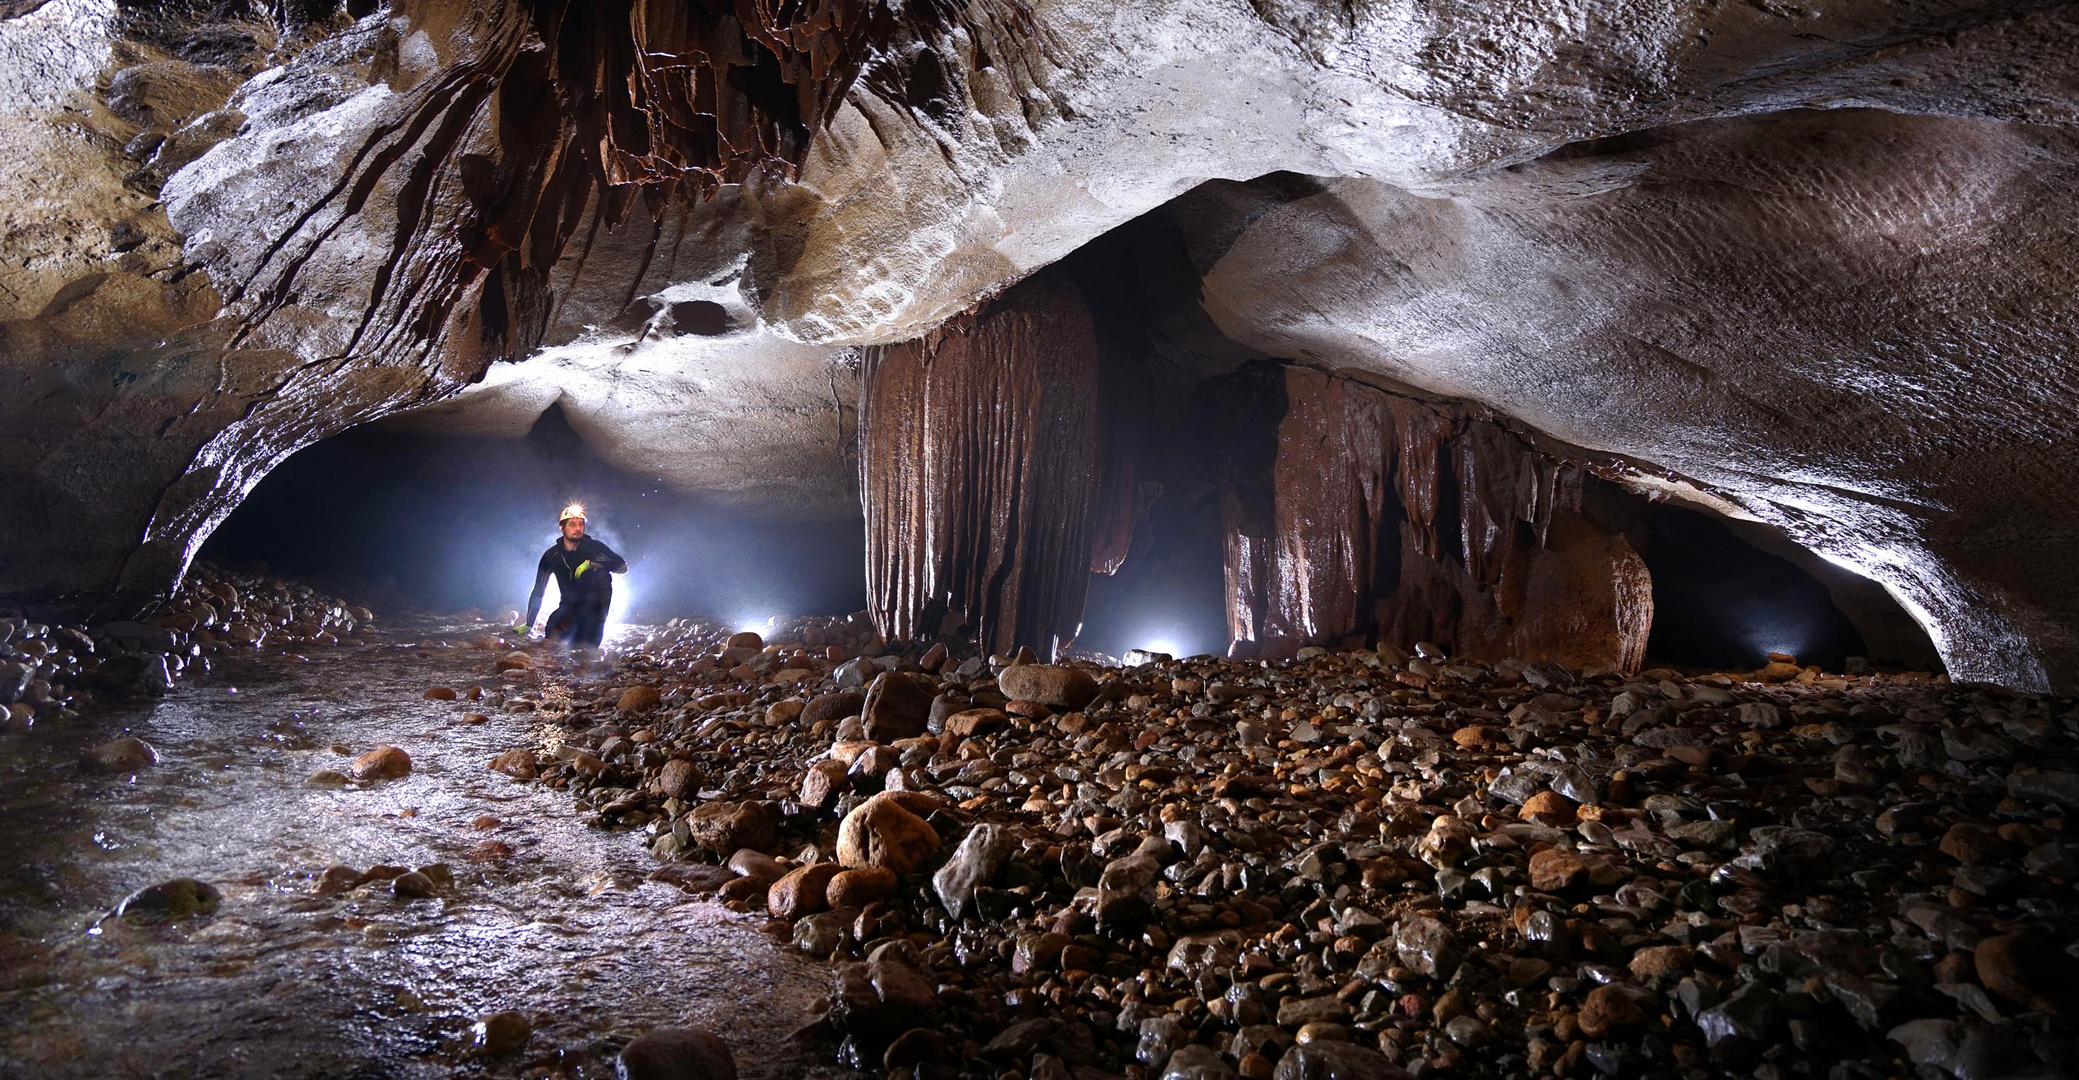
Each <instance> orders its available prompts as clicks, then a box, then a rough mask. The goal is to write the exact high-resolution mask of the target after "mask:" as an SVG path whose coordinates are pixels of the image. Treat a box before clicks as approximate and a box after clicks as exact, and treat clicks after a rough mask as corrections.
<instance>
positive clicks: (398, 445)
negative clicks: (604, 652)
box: [199, 405, 864, 627]
mask: <svg viewBox="0 0 2079 1080" xmlns="http://www.w3.org/2000/svg"><path fill="white" fill-rule="evenodd" d="M572 502H578V503H582V504H584V505H585V507H586V508H587V513H588V521H587V530H588V532H589V533H590V534H591V535H594V536H597V537H599V538H600V539H601V540H603V541H604V542H606V543H607V544H608V545H609V546H611V547H613V548H614V549H615V550H616V551H618V552H620V553H621V554H622V555H623V556H624V557H626V558H627V559H628V561H629V565H630V570H629V572H628V573H627V574H626V575H624V576H623V577H621V578H619V579H617V580H616V582H615V586H616V588H615V596H614V610H613V611H612V613H611V621H612V622H615V623H647V622H661V621H664V620H667V619H670V618H674V617H680V616H685V617H699V618H706V619H711V620H713V621H716V622H719V623H721V624H724V625H728V626H735V627H752V626H756V625H761V624H763V623H764V622H765V620H767V619H770V618H774V617H777V616H783V615H843V614H847V613H850V612H853V611H857V610H858V609H859V608H860V607H862V606H863V604H864V579H863V576H862V572H861V569H860V567H861V564H862V558H863V556H862V546H861V544H862V542H861V526H860V522H859V520H858V519H857V518H856V517H855V518H851V519H840V520H836V521H807V522H803V521H792V520H771V519H766V518H755V517H751V516H748V515H745V514H743V513H740V512H737V511H733V510H729V509H726V508H720V507H716V506H713V505H709V504H707V503H704V502H702V501H701V500H699V499H696V498H693V497H690V496H687V495H685V494H683V493H681V492H679V491H677V490H675V489H673V488H672V487H670V486H669V485H668V484H666V483H663V482H662V481H660V480H658V479H657V478H655V477H651V476H645V475H642V474H640V473H635V472H631V471H629V470H626V469H623V468H619V467H616V466H615V465H614V464H613V463H611V462H609V461H607V460H605V459H604V458H603V457H601V456H600V455H599V454H598V453H597V452H596V451H594V450H593V449H592V448H591V447H590V446H588V445H587V444H586V443H585V440H584V439H583V437H582V436H581V435H580V434H579V432H578V431H577V430H576V429H575V428H574V427H573V426H572V424H571V421H570V418H569V417H568V416H567V415H566V414H565V412H564V410H563V408H562V407H561V406H560V405H551V406H550V407H549V408H548V409H547V410H546V411H544V412H543V413H542V414H541V416H540V418H539V419H537V420H536V421H535V422H534V424H533V425H532V427H531V428H529V429H528V431H527V432H526V434H525V435H524V436H523V437H520V438H495V437H484V436H476V435H466V436H465V435H439V434H427V433H424V432H422V431H418V430H399V429H397V428H395V427H393V426H391V425H386V424H383V423H380V422H378V423H375V424H371V425H366V426H363V427H359V428H355V429H353V430H350V431H347V432H345V433H343V434H340V435H338V436H335V437H333V438H331V439H326V440H324V441H322V442H320V443H317V444H315V445H313V446H310V447H306V448H305V449H303V450H302V451H299V452H298V453H296V454H295V455H293V456H291V457H290V458H289V459H288V460H287V461H285V462H283V463H282V465H281V466H280V467H279V468H277V469H275V470H274V471H273V472H271V473H269V474H268V475H267V477H266V478H265V479H263V480H262V481H261V482H260V483H259V484H258V485H257V486H255V487H254V489H253V491H252V493H251V494H250V495H248V496H247V498H246V499H245V501H244V502H242V503H240V504H239V507H238V509H237V510H236V511H235V512H233V513H232V515H231V516H230V517H229V518H228V519H226V520H225V522H224V523H223V525H222V526H220V527H219V528H218V529H217V530H216V532H215V533H214V534H212V535H211V536H210V538H209V540H208V542H207V543H205V544H204V545H203V547H202V549H201V552H200V555H199V557H200V558H201V559H203V560H208V561H213V562H217V563H220V564H224V565H234V566H237V565H255V564H258V565H263V566H265V567H266V568H268V569H269V570H270V571H272V572H275V573H280V574H286V575H290V576H294V577H297V578H302V579H306V580H310V581H313V582H322V583H324V584H326V585H327V586H329V587H332V588H334V589H337V590H339V591H340V592H341V593H343V594H348V595H353V596H356V597H362V598H364V600H365V602H367V603H369V604H371V605H375V606H381V607H388V608H391V609H395V610H426V611H464V610H476V611H479V612H483V613H485V614H487V615H492V616H495V615H496V614H497V613H498V612H499V611H501V610H502V609H505V608H524V607H525V605H526V601H527V594H528V589H529V588H530V587H531V586H532V583H533V575H534V566H535V562H536V560H537V559H539V558H540V556H541V552H542V551H543V550H544V549H546V548H547V547H548V545H549V544H550V543H552V542H553V541H554V539H555V537H556V520H555V519H556V515H557V512H558V510H559V509H560V508H561V507H563V506H565V505H566V504H568V503H572ZM555 603H556V585H555V583H554V581H553V580H552V581H551V582H550V584H549V586H548V595H547V596H546V597H545V600H544V608H543V610H544V611H547V610H550V609H551V608H553V606H554V604H555Z"/></svg>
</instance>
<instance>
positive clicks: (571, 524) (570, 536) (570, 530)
mask: <svg viewBox="0 0 2079 1080" xmlns="http://www.w3.org/2000/svg"><path fill="white" fill-rule="evenodd" d="M584 535H585V519H584V518H564V519H563V539H565V540H576V539H578V538H580V537H582V536H584Z"/></svg>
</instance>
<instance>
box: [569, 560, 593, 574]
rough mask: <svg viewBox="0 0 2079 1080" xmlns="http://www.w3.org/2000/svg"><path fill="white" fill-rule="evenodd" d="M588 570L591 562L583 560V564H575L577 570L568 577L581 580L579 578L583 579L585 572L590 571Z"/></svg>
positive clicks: (590, 567)
mask: <svg viewBox="0 0 2079 1080" xmlns="http://www.w3.org/2000/svg"><path fill="white" fill-rule="evenodd" d="M590 569H592V560H590V559H586V560H585V561H584V562H581V563H579V564H577V570H575V571H574V572H572V573H571V575H570V576H571V577H573V578H581V577H584V576H585V571H587V570H590Z"/></svg>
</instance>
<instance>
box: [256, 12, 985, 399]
mask: <svg viewBox="0 0 2079 1080" xmlns="http://www.w3.org/2000/svg"><path fill="white" fill-rule="evenodd" d="M420 14H421V15H423V16H424V18H425V20H428V21H429V22H432V23H438V22H445V21H451V20H453V18H454V16H453V15H452V13H442V12H436V11H433V10H430V9H429V10H428V11H427V12H422V13H420ZM953 18H954V15H953V14H952V13H951V12H950V11H949V10H947V9H946V8H945V7H944V5H940V4H934V3H924V4H910V5H890V4H886V3H880V2H877V0H809V2H787V3H778V2H774V0H601V2H593V0H586V2H582V3H579V2H574V0H516V2H515V3H514V4H513V5H512V6H510V7H500V6H490V7H487V8H485V9H483V10H482V11H480V12H478V13H477V14H475V15H473V16H472V17H471V19H470V20H469V22H468V24H467V25H466V30H465V31H461V32H466V33H467V34H468V36H469V37H470V39H471V40H472V41H473V43H474V50H473V52H474V55H469V56H467V57H466V59H464V60H462V61H461V62H458V63H456V64H454V65H452V66H450V67H449V68H447V69H446V70H444V71H442V72H441V73H440V74H439V75H438V76H437V77H436V78H434V79H431V80H428V81H426V82H424V83H422V84H420V85H418V86H415V87H412V88H410V89H409V90H408V91H407V95H408V97H409V98H410V99H412V101H413V104H412V105H411V106H410V107H409V108H407V109H405V110H402V111H401V112H400V113H399V114H398V115H397V116H396V117H395V118H394V120H393V121H392V122H390V123H384V124H379V125H377V126H375V127H374V128H372V129H371V131H370V133H369V136H368V138H367V139H366V141H365V142H364V143H363V145H362V148H361V151H360V153H358V154H356V155H353V157H352V158H351V161H350V166H349V168H348V169H347V170H346V174H345V176H344V177H343V178H342V180H341V181H340V182H339V183H338V184H337V185H336V186H335V187H334V189H333V190H332V191H331V192H330V193H329V194H328V195H327V196H326V197H325V198H324V199H322V200H319V201H318V202H317V203H316V204H314V205H313V206H311V207H310V208H309V210H308V211H306V213H305V215H304V218H303V221H302V222H301V223H299V228H297V229H295V230H293V231H291V232H290V233H289V234H287V235H284V236H283V237H281V238H280V240H279V241H278V242H277V243H276V245H275V248H274V249H273V250H269V251H268V252H266V253H265V254H264V255H263V256H262V257H261V258H260V259H259V260H257V263H256V265H255V266H254V267H253V269H252V273H251V275H250V277H249V280H248V281H247V282H246V283H245V286H246V288H245V291H246V292H247V294H248V295H250V296H252V297H253V298H254V300H255V303H254V304H253V305H252V306H251V307H250V308H249V309H248V311H247V314H246V322H247V324H248V332H249V333H250V332H251V331H252V330H253V329H255V328H257V327H259V326H260V325H261V324H264V323H265V322H266V321H267V319H268V318H269V316H271V315H273V314H274V312H275V311H276V310H277V309H279V308H281V307H282V306H284V305H286V304H289V303H292V302H294V301H295V299H296V298H297V297H298V295H299V288H300V285H301V282H300V271H301V270H302V268H303V264H304V262H305V260H308V259H310V258H312V257H313V256H315V255H316V254H317V253H318V252H319V251H320V250H321V248H323V246H324V245H325V243H326V241H327V239H328V238H329V237H330V236H331V231H332V230H331V229H330V228H327V227H324V222H325V221H327V220H328V219H331V220H343V219H345V218H347V217H350V216H351V215H353V214H355V213H358V211H359V207H360V205H361V203H362V202H364V201H365V200H366V199H367V198H368V197H369V195H370V193H371V192H374V191H377V190H379V189H387V188H395V189H396V194H395V201H396V204H397V207H398V216H399V219H400V220H399V223H398V227H397V229H396V233H395V235H396V238H397V244H398V247H399V252H398V254H399V258H397V259H394V260H392V261H391V262H392V265H393V266H396V267H398V269H396V270H395V271H392V272H386V273H384V274H383V275H382V277H383V278H384V280H380V281H377V282H375V283H374V285H373V295H372V296H371V298H370V302H369V303H368V304H367V305H366V307H367V311H366V313H365V317H364V319H363V323H362V327H361V329H360V331H359V332H357V333H355V334H354V335H353V337H352V339H351V340H350V342H349V343H348V347H347V348H346V349H345V350H343V353H344V354H345V355H351V354H356V353H371V352H377V353H379V352H386V351H387V352H395V351H399V350H397V349H396V348H394V347H395V346H398V345H400V344H408V345H409V346H410V347H411V348H412V349H413V350H421V349H424V348H425V347H426V346H427V345H428V343H429V342H433V341H437V340H441V339H443V338H444V339H445V340H446V343H447V344H448V345H449V347H450V348H451V350H452V352H453V356H454V362H455V363H456V364H457V366H459V367H461V368H463V369H474V368H477V367H479V366H480V365H481V364H482V363H486V362H488V361H490V360H493V359H501V358H516V357H518V356H521V355H524V354H525V353H526V352H528V351H529V350H531V349H533V348H534V347H536V346H537V345H538V344H539V343H540V341H541V339H542V334H543V332H544V330H545V328H546V324H547V320H548V318H549V315H550V310H551V304H550V297H549V292H550V285H549V280H548V278H549V273H550V270H551V269H552V268H553V267H554V266H555V264H556V261H557V259H558V258H560V257H561V256H562V255H563V253H564V251H565V249H566V247H567V246H569V245H570V244H571V243H572V242H573V241H574V240H577V239H578V238H579V236H580V234H581V233H584V232H596V231H597V230H599V229H602V228H612V227H614V226H616V225H618V224H620V223H622V222H624V221H627V220H629V219H630V218H631V217H632V216H634V215H637V214H647V215H650V216H653V217H654V216H658V215H662V214H664V213H665V212H667V211H668V210H670V209H671V208H673V207H676V206H682V205H684V204H685V203H687V202H695V201H700V200H703V199H706V198H708V197H710V196H712V195H713V194H714V193H715V192H716V191H717V190H718V189H719V188H720V187H721V186H722V185H724V184H733V183H739V182H742V181H745V180H747V179H750V178H752V177H753V176H757V175H775V176H781V177H784V176H787V175H790V174H791V172H792V170H793V168H794V167H795V166H797V165H798V164H799V163H800V161H801V158H802V155H803V154H804V153H806V151H807V148H808V144H809V139H810V137H811V136H812V135H813V133H814V132H815V131H816V130H818V129H819V128H820V127H822V126H823V125H824V124H825V123H827V122H828V121H829V119H830V118H831V116H832V114H833V113H834V112H835V110H836V109H837V107H838V105H839V104H840V103H841V102H842V101H843V100H844V96H845V94H846V92H847V91H848V90H850V88H851V87H852V85H853V83H854V81H855V80H856V79H857V78H858V77H859V75H860V72H861V69H862V66H863V64H864V62H865V61H866V59H867V58H868V57H869V56H870V55H872V54H874V52H875V51H876V50H877V49H879V48H881V47H884V46H886V45H887V44H888V43H889V42H891V41H893V40H896V39H898V38H904V37H906V36H917V35H929V34H931V33H934V32H936V31H938V30H940V29H943V28H944V26H946V25H948V23H949V21H950V20H952V19H953ZM415 28H416V27H415ZM433 28H434V29H435V30H436V31H438V30H439V29H442V27H440V26H438V25H435V26H434V27H433ZM448 29H453V28H448ZM303 225H308V226H309V227H307V228H306V227H302V226H303ZM448 235H452V236H453V237H455V238H456V241H457V243H456V245H455V247H454V249H453V250H442V251H437V252H416V254H415V253H414V252H415V249H416V248H417V247H419V246H421V245H423V244H424V243H425V242H426V241H427V240H429V239H430V238H433V237H436V236H448ZM405 264H412V268H411V269H405V268H404V265H405ZM392 276H395V277H396V278H397V279H398V280H396V281H391V280H389V278H391V277H392ZM443 331H445V333H443Z"/></svg>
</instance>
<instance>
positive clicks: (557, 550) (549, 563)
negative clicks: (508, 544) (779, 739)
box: [513, 503, 628, 649]
mask: <svg viewBox="0 0 2079 1080" xmlns="http://www.w3.org/2000/svg"><path fill="white" fill-rule="evenodd" d="M558 524H559V525H560V526H561V527H562V529H563V538H562V539H560V540H558V541H556V542H555V543H554V544H551V545H549V550H547V551H545V552H543V553H542V556H541V563H540V564H539V565H538V566H536V567H535V571H534V594H533V595H531V596H529V597H528V598H527V621H525V622H523V623H521V624H520V625H518V626H515V627H513V629H514V630H516V631H518V632H519V633H520V634H522V635H525V634H528V633H530V632H532V631H533V629H534V617H535V616H536V615H538V614H540V612H541V597H542V593H543V592H545V591H546V590H547V589H548V585H549V575H550V574H554V575H556V592H557V596H558V598H559V600H560V601H561V602H560V603H558V604H557V605H556V610H555V611H552V612H550V613H549V621H548V623H547V624H546V625H545V626H544V627H543V636H544V637H545V638H546V639H547V640H548V641H550V642H552V643H555V644H558V645H562V646H564V647H566V648H571V649H596V648H598V647H599V639H600V638H602V637H604V636H605V634H606V609H607V606H608V605H610V604H612V603H613V600H614V583H613V578H612V575H614V574H625V573H627V572H628V560H626V559H623V558H621V557H620V556H619V555H617V554H615V553H614V549H612V548H610V547H607V546H606V545H605V544H602V543H600V542H599V541H598V540H597V539H595V538H593V537H590V536H586V535H585V508H584V507H583V506H582V505H580V504H577V503H572V504H571V505H569V506H566V507H564V508H563V515H562V518H561V519H560V520H559V521H558Z"/></svg>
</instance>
